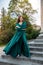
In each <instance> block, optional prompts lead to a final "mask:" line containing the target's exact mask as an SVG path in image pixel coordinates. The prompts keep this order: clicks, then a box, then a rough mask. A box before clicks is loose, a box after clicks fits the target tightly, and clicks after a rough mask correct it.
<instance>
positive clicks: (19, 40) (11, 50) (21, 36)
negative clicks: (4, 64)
mask: <svg viewBox="0 0 43 65" xmlns="http://www.w3.org/2000/svg"><path fill="white" fill-rule="evenodd" d="M26 27H27V24H26V21H24V19H23V17H22V16H19V17H18V21H17V23H16V27H15V29H16V33H15V34H14V36H13V37H12V39H11V40H10V41H9V42H8V44H7V45H6V47H5V48H4V49H3V51H4V52H5V54H7V55H11V56H12V57H17V56H18V55H19V56H21V54H22V55H24V56H26V57H30V49H29V47H28V45H27V39H26Z"/></svg>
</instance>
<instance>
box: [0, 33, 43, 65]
mask: <svg viewBox="0 0 43 65" xmlns="http://www.w3.org/2000/svg"><path fill="white" fill-rule="evenodd" d="M41 36H42V37H41ZM39 37H40V38H39ZM39 37H37V39H35V40H33V41H30V42H29V41H28V45H29V48H30V53H31V57H30V58H27V57H25V56H20V57H17V58H12V57H11V56H9V55H5V54H3V55H1V56H0V65H43V35H42V34H41V35H39Z"/></svg>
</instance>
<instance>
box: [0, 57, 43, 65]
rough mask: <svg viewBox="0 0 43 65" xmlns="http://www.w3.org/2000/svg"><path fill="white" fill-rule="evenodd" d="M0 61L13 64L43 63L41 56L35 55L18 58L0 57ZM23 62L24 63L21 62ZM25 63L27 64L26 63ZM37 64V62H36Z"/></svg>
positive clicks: (30, 64)
mask: <svg viewBox="0 0 43 65" xmlns="http://www.w3.org/2000/svg"><path fill="white" fill-rule="evenodd" d="M0 62H3V63H10V64H15V65H28V64H29V65H33V64H32V63H35V62H36V63H38V64H39V63H40V64H39V65H41V64H42V65H43V57H37V56H36V57H35V56H31V57H30V58H27V57H22V56H21V57H18V58H13V59H12V58H10V57H9V56H7V58H2V59H1V61H0ZM23 62H24V63H25V64H23ZM26 63H27V64H26ZM36 65H37V64H36Z"/></svg>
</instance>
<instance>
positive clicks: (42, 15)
mask: <svg viewBox="0 0 43 65" xmlns="http://www.w3.org/2000/svg"><path fill="white" fill-rule="evenodd" d="M41 32H43V0H41Z"/></svg>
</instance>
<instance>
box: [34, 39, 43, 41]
mask: <svg viewBox="0 0 43 65" xmlns="http://www.w3.org/2000/svg"><path fill="white" fill-rule="evenodd" d="M35 42H43V39H35Z"/></svg>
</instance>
